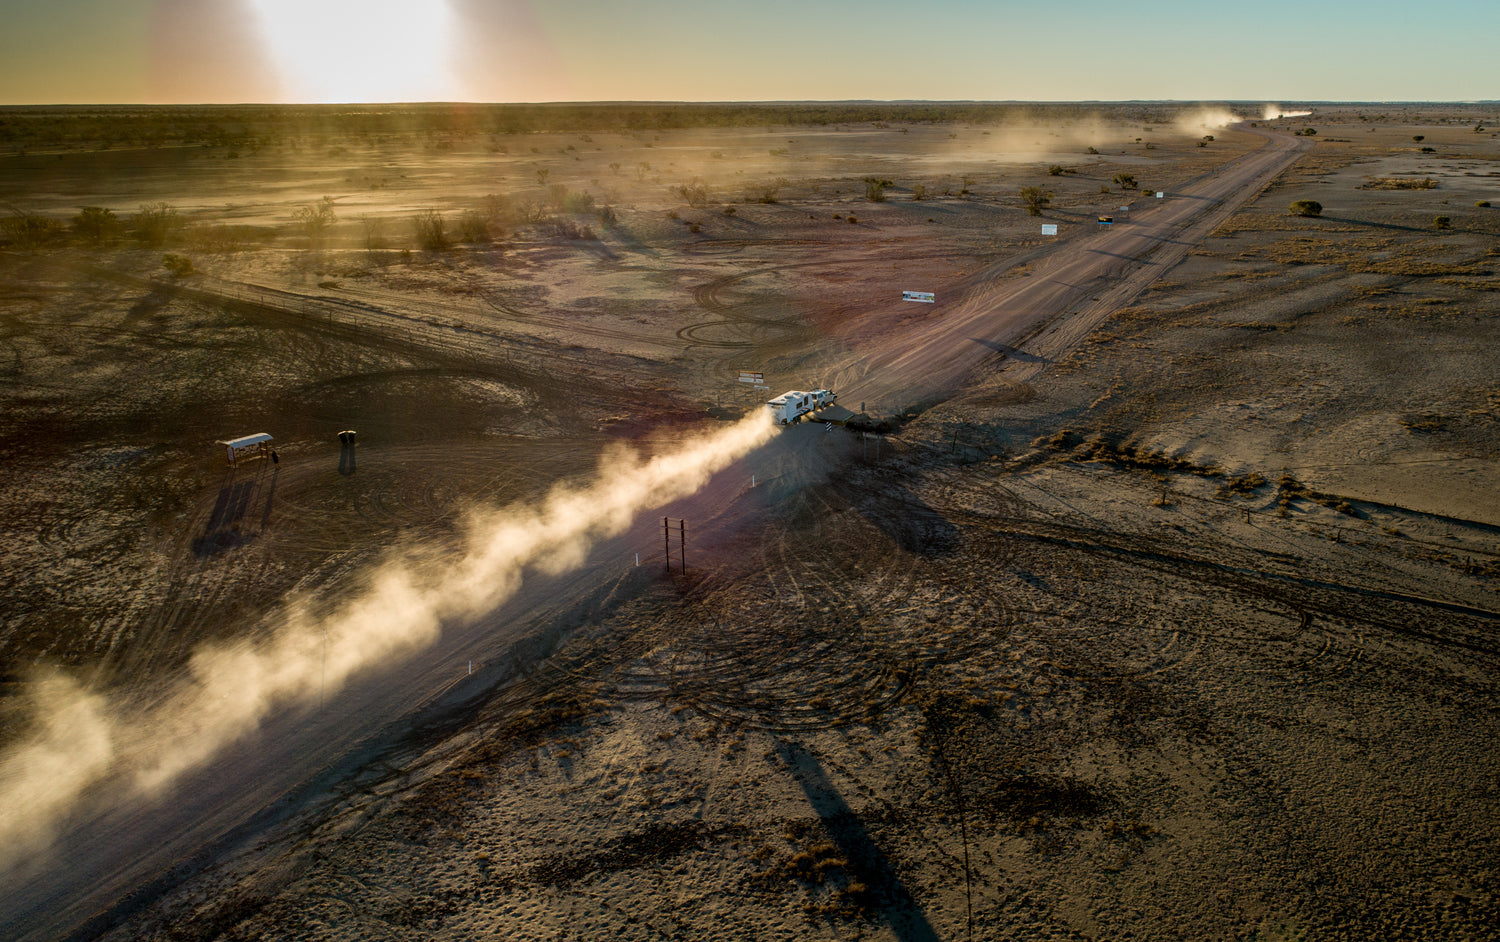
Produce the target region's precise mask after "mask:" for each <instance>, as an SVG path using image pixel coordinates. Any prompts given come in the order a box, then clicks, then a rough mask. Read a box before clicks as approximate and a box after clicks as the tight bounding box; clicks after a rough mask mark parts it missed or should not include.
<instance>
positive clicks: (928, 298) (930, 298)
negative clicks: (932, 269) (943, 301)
mask: <svg viewBox="0 0 1500 942" xmlns="http://www.w3.org/2000/svg"><path fill="white" fill-rule="evenodd" d="M901 300H903V301H921V302H922V303H923V304H936V303H937V295H936V294H934V293H932V292H931V291H903V292H901Z"/></svg>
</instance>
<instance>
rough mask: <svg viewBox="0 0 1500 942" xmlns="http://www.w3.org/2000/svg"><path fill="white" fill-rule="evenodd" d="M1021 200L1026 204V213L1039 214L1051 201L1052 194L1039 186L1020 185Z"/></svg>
mask: <svg viewBox="0 0 1500 942" xmlns="http://www.w3.org/2000/svg"><path fill="white" fill-rule="evenodd" d="M1021 202H1022V203H1023V204H1025V206H1026V213H1027V214H1028V215H1031V216H1040V215H1041V214H1042V210H1044V209H1046V208H1047V204H1048V203H1050V202H1052V194H1051V193H1050V192H1048V191H1047V190H1044V189H1042V188H1041V187H1039V186H1023V187H1021Z"/></svg>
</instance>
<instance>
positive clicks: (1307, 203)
mask: <svg viewBox="0 0 1500 942" xmlns="http://www.w3.org/2000/svg"><path fill="white" fill-rule="evenodd" d="M1291 211H1292V213H1293V215H1296V216H1321V215H1323V204H1322V203H1320V202H1318V201H1317V200H1298V201H1297V202H1295V203H1293V204H1292V205H1291Z"/></svg>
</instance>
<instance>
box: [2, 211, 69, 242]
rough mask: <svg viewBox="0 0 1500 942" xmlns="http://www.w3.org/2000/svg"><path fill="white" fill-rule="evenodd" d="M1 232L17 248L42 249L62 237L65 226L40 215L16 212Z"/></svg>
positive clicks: (5, 223) (6, 221)
mask: <svg viewBox="0 0 1500 942" xmlns="http://www.w3.org/2000/svg"><path fill="white" fill-rule="evenodd" d="M0 231H3V232H4V234H5V236H4V237H5V241H6V242H8V243H9V244H10V245H13V246H15V247H16V248H21V249H34V248H40V247H41V246H43V245H46V244H47V243H49V242H55V241H57V240H58V239H60V238H61V237H62V234H63V225H62V222H60V221H59V220H56V219H53V218H52V217H50V216H43V215H42V214H40V213H22V212H15V213H12V214H11V215H10V217H8V218H7V219H6V220H5V222H4V225H3V227H0Z"/></svg>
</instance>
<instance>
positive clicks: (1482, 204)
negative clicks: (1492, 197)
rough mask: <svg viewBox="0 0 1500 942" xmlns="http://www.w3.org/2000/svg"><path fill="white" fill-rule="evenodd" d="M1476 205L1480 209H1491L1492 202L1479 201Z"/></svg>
mask: <svg viewBox="0 0 1500 942" xmlns="http://www.w3.org/2000/svg"><path fill="white" fill-rule="evenodd" d="M1474 205H1475V206H1478V207H1479V208H1480V209H1489V208H1490V201H1489V200H1479V201H1477V202H1476V203H1475V204H1474Z"/></svg>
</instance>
